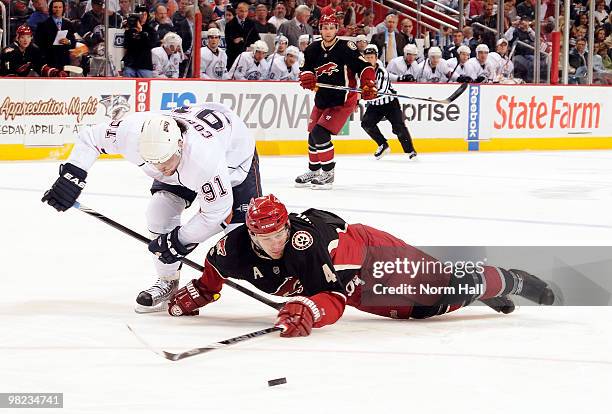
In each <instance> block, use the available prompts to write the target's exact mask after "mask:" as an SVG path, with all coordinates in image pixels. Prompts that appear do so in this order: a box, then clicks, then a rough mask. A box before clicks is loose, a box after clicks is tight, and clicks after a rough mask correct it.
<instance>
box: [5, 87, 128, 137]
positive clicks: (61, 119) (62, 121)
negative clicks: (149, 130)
mask: <svg viewBox="0 0 612 414" xmlns="http://www.w3.org/2000/svg"><path fill="white" fill-rule="evenodd" d="M134 95H135V87H134V81H132V80H112V81H109V80H89V79H87V80H84V79H79V80H75V79H37V78H31V79H28V80H17V79H3V80H0V142H1V143H3V144H25V145H28V146H59V145H63V144H65V143H68V142H74V137H75V135H76V134H77V133H78V132H79V130H80V128H82V127H83V126H84V125H92V124H96V123H99V122H103V121H105V120H109V119H121V118H122V117H123V116H125V114H127V113H129V112H133V111H134V109H133V107H134Z"/></svg>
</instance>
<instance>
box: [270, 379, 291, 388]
mask: <svg viewBox="0 0 612 414" xmlns="http://www.w3.org/2000/svg"><path fill="white" fill-rule="evenodd" d="M286 383H287V378H285V377H283V378H276V379H272V380H269V381H268V387H274V386H275V385H281V384H286Z"/></svg>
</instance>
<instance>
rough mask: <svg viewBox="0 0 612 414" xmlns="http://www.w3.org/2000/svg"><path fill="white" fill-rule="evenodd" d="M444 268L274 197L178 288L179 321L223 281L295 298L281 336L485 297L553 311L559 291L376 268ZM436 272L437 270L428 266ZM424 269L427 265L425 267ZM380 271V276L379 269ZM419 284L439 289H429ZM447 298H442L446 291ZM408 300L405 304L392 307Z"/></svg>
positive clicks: (525, 278)
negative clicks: (515, 299)
mask: <svg viewBox="0 0 612 414" xmlns="http://www.w3.org/2000/svg"><path fill="white" fill-rule="evenodd" d="M396 259H399V260H402V263H403V262H404V260H407V261H410V262H411V263H431V264H432V267H433V266H434V265H435V264H440V263H441V262H440V261H438V260H437V259H435V258H433V257H431V256H429V255H428V254H426V253H424V252H422V251H420V250H419V249H416V248H414V247H412V246H410V245H408V244H406V243H405V242H404V241H402V240H400V239H398V238H396V237H394V236H392V235H391V234H388V233H385V232H383V231H380V230H377V229H375V228H372V227H369V226H366V225H363V224H348V223H347V222H345V221H344V220H343V219H342V218H340V217H338V216H336V215H335V214H332V213H329V212H327V211H322V210H316V209H309V210H306V211H304V212H302V213H301V214H295V213H292V214H288V213H287V209H286V208H285V206H284V205H283V204H282V203H281V202H280V201H279V200H278V199H277V198H276V197H274V196H273V195H268V196H265V197H260V198H257V199H254V200H252V201H251V203H250V204H249V209H248V211H247V215H246V226H240V227H238V228H237V229H235V230H233V231H231V232H230V233H229V234H227V235H226V236H225V237H223V238H222V239H221V240H219V242H218V243H217V245H216V246H213V247H212V248H211V249H210V251H209V252H208V255H207V256H206V261H205V263H204V272H203V274H202V276H201V277H200V278H199V279H193V280H192V281H191V282H189V283H188V284H187V285H186V286H185V287H183V288H181V289H179V291H178V292H177V293H176V295H175V296H174V297H173V298H172V300H171V301H170V305H169V308H168V312H169V313H170V315H173V316H181V315H194V314H197V313H198V310H197V309H198V308H201V307H202V306H205V305H207V304H209V303H211V302H214V301H216V300H218V299H219V297H220V293H219V292H220V291H221V288H222V287H223V281H224V279H226V278H228V277H231V278H234V279H240V280H246V281H248V282H250V283H251V284H252V285H253V286H255V287H256V288H258V289H260V290H262V291H264V292H266V293H269V294H273V295H277V296H284V297H290V299H289V300H288V301H287V302H286V303H285V304H284V306H283V307H282V308H281V310H280V312H279V314H278V319H277V321H276V325H277V326H281V327H283V332H282V333H281V336H283V337H295V336H307V335H309V334H310V333H311V331H312V328H313V327H314V328H321V327H323V326H325V325H330V324H333V323H335V322H336V321H337V320H338V319H339V318H340V317H341V316H342V314H343V312H344V309H345V307H346V306H347V305H348V306H353V307H355V308H357V309H359V310H361V311H363V312H367V313H371V314H375V315H380V316H385V317H391V318H397V319H409V318H414V319H424V318H429V317H432V316H436V315H441V314H444V313H447V312H452V311H454V310H457V309H459V308H461V307H464V306H467V305H469V304H471V303H473V302H474V301H476V300H480V301H482V302H484V303H486V304H487V305H489V306H490V307H492V308H493V309H495V310H497V311H498V312H503V313H510V312H512V311H513V310H514V304H513V303H512V300H511V299H509V298H508V295H519V296H521V297H524V298H526V299H529V300H531V301H533V302H536V303H538V304H544V305H551V304H552V303H553V301H554V294H553V292H552V290H551V289H550V288H549V287H548V286H547V284H546V283H545V282H543V281H542V280H540V279H538V278H537V277H535V276H533V275H530V274H529V273H527V272H525V271H522V270H514V269H512V270H506V269H502V268H499V267H494V266H485V265H482V266H481V267H480V268H473V269H465V268H463V269H460V268H459V266H458V265H457V266H451V267H449V268H445V269H446V270H442V269H441V266H438V267H437V270H433V271H422V270H417V271H416V272H414V273H410V275H409V276H407V275H406V274H405V273H403V274H402V273H401V270H400V271H396V272H394V271H389V270H387V272H388V273H387V274H385V275H382V276H380V275H377V274H376V273H374V272H375V271H376V270H375V269H376V263H394V262H395V260H396ZM428 266H429V265H428ZM421 269H424V267H421ZM372 270H374V272H372ZM404 284H405V285H406V286H408V285H410V286H413V287H414V288H415V292H413V293H411V292H410V291H403V292H401V294H400V295H399V297H398V298H395V297H390V295H386V296H383V297H379V298H375V299H373V298H371V296H372V292H376V286H377V285H379V288H380V285H382V286H386V287H402V286H403V285H404ZM419 286H428V287H436V288H437V289H436V291H437V293H423V292H421V290H420V289H419ZM440 292H441V293H440ZM396 301H399V302H401V304H396V303H391V302H396Z"/></svg>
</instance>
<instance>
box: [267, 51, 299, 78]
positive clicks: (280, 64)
mask: <svg viewBox="0 0 612 414" xmlns="http://www.w3.org/2000/svg"><path fill="white" fill-rule="evenodd" d="M271 63H272V66H271V68H270V73H269V74H268V77H267V78H268V79H269V80H281V81H284V80H288V81H296V80H298V76H299V74H300V67H299V66H298V63H297V62H295V63H294V64H293V66H291V67H287V63H285V58H284V57H282V56H281V57H280V58H278V59H276V60H275V61H274V62H271Z"/></svg>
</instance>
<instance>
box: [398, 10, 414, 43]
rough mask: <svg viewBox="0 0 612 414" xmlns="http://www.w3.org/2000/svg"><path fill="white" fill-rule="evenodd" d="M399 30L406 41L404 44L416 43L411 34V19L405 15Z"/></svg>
mask: <svg viewBox="0 0 612 414" xmlns="http://www.w3.org/2000/svg"><path fill="white" fill-rule="evenodd" d="M400 31H401V33H402V34H403V35H404V40H405V41H406V44H409V43H411V44H413V45H415V44H416V40H415V37H414V36H413V35H412V20H410V19H409V18H407V17H406V18H405V19H404V20H402V24H401V29H400Z"/></svg>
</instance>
